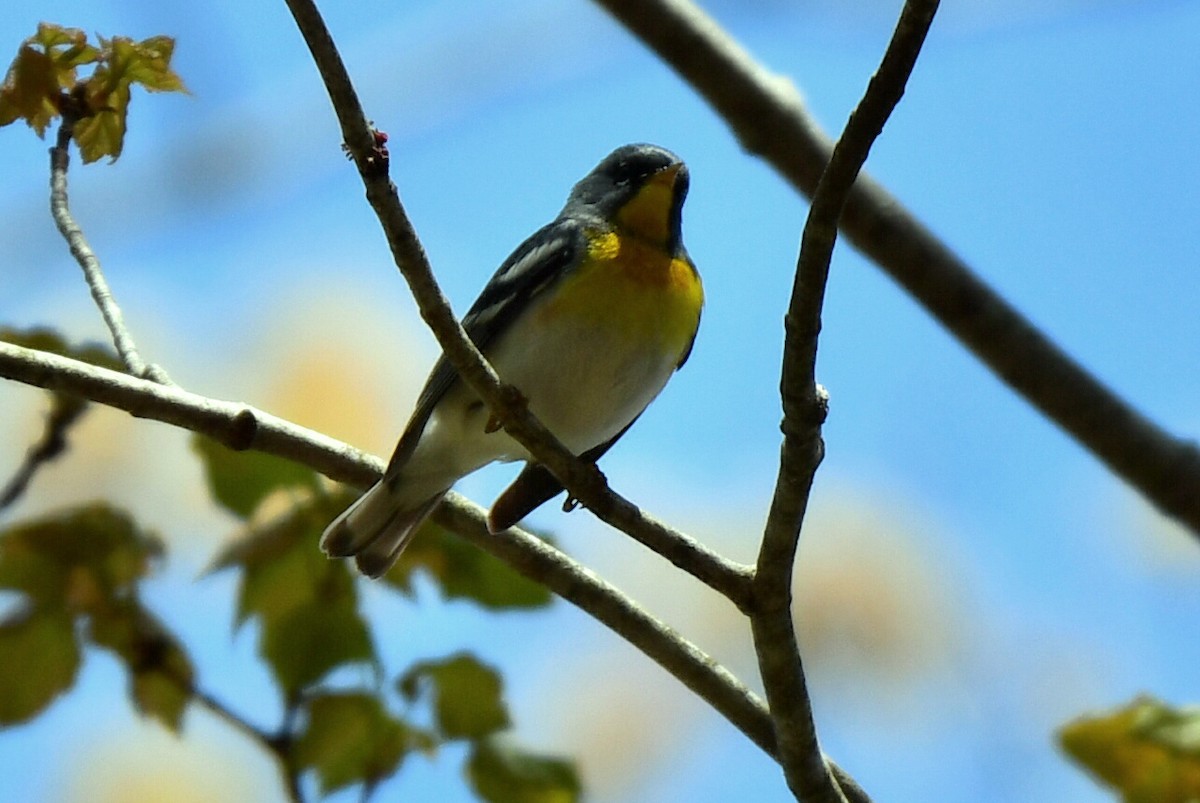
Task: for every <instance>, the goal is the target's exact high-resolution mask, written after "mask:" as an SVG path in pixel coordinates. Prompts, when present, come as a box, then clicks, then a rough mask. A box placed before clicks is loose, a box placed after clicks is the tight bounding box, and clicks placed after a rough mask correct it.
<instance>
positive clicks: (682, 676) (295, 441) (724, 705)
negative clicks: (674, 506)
mask: <svg viewBox="0 0 1200 803" xmlns="http://www.w3.org/2000/svg"><path fill="white" fill-rule="evenodd" d="M0 377H5V378H7V379H13V380H16V381H18V382H22V383H25V384H28V385H34V386H36V387H41V388H46V389H49V390H57V391H62V392H65V393H73V394H77V395H79V396H82V397H84V398H87V399H89V400H91V401H95V402H99V403H101V404H105V405H108V406H110V407H115V408H117V409H119V410H125V411H126V412H129V413H131V414H133V415H135V416H138V417H141V418H149V419H154V420H157V421H163V422H166V423H169V424H173V425H175V426H179V427H182V428H184V429H188V430H191V431H193V432H199V433H201V434H204V435H207V436H209V437H211V438H214V439H216V440H218V441H220V442H222V443H225V444H227V445H229V446H232V447H233V448H237V449H255V450H257V451H262V452H266V453H269V454H274V455H278V456H280V457H285V458H288V459H290V460H294V461H296V462H297V463H301V464H303V465H306V466H308V467H310V468H312V469H314V470H316V471H319V472H321V473H322V474H324V475H326V476H328V477H330V478H331V479H335V480H339V481H342V482H347V483H350V484H352V485H355V486H358V487H363V488H365V487H367V486H368V485H370V484H371V483H373V482H375V481H377V480H378V479H379V477H380V474H381V473H382V471H383V466H384V464H383V461H381V460H380V459H379V458H376V457H372V456H370V455H367V454H365V453H363V452H360V451H358V450H357V449H353V448H351V447H349V446H347V445H346V444H344V443H341V442H339V441H336V440H334V439H332V438H329V437H327V436H325V435H321V434H319V433H316V432H313V431H311V430H307V429H305V428H303V427H300V426H297V425H295V424H292V423H290V422H288V421H284V420H283V419H280V418H277V417H275V416H272V415H269V414H267V413H264V412H262V411H259V410H255V409H253V408H251V407H248V406H246V405H244V404H239V403H235V402H227V401H219V400H216V399H209V398H206V397H203V396H199V395H197V394H194V393H189V392H188V391H185V390H183V389H181V388H178V387H165V386H163V385H158V384H156V383H154V382H150V381H147V380H143V379H138V378H136V377H132V376H129V375H128V374H123V373H119V372H117V371H110V370H108V369H105V368H99V367H96V366H93V365H89V364H87V363H84V362H80V361H79V360H73V359H71V358H69V357H60V356H58V355H56V354H50V353H48V352H43V351H36V350H33V349H26V348H22V347H20V346H15V345H12V344H10V343H4V342H0ZM434 516H435V518H437V519H438V520H439V521H441V522H443V523H446V522H447V521H449V522H451V523H452V524H453V523H454V522H459V523H464V530H466V533H465V535H466V537H468V538H471V539H472V540H474V541H475V542H476V543H478V544H479V545H480V546H482V547H483V548H485V549H488V550H489V551H493V553H494V554H496V555H497V556H498V557H499V558H500V559H501V560H503V561H505V562H506V563H508V564H509V565H510V566H512V567H513V568H514V569H516V570H517V571H518V572H521V573H522V574H525V575H526V576H527V577H531V578H532V579H535V580H537V581H538V582H541V583H543V584H544V585H546V586H547V587H549V588H551V589H552V590H554V591H556V592H557V593H559V594H560V595H562V596H563V597H564V598H566V599H569V600H570V601H571V602H573V603H574V604H575V605H577V606H578V607H580V608H581V609H583V610H584V611H586V612H587V613H589V614H590V615H592V616H594V617H596V618H597V619H598V620H599V621H601V622H602V623H604V624H605V625H607V626H608V627H610V628H611V629H613V631H614V632H616V633H617V634H618V635H620V636H622V637H623V638H625V639H626V640H628V641H629V642H630V643H632V644H634V645H635V646H637V647H638V648H639V649H641V650H642V651H643V652H645V653H646V654H647V655H649V656H650V657H651V658H652V659H654V660H655V661H657V662H658V663H659V664H661V665H662V666H663V667H664V668H665V669H666V670H667V671H668V672H670V673H671V674H672V675H674V676H675V677H676V678H678V679H679V680H680V681H681V682H683V683H684V684H685V685H687V686H688V687H689V688H693V689H695V690H697V692H698V693H701V696H703V697H704V698H705V699H706V700H708V701H709V702H710V703H712V704H713V706H714V707H715V708H716V709H717V711H718V712H719V713H721V714H722V716H724V717H726V718H727V719H729V721H730V722H732V723H733V724H734V725H735V726H736V727H738V728H739V729H741V730H743V731H745V732H746V733H747V735H748V736H750V738H751V739H753V740H754V741H755V743H756V744H758V745H759V746H760V747H762V748H763V749H764V750H766V751H767V752H768V753H772V754H773V752H774V751H773V748H772V747H771V745H772V743H773V742H772V740H773V738H774V737H773V734H772V733H771V726H770V720H769V718H768V716H767V713H766V710H765V709H763V708H762V707H761V703H755V702H754V697H753V695H750V694H749V693H748V692H746V691H745V689H744V687H743V686H742V685H741V684H740V683H739V682H738V681H737V680H736V678H734V677H733V676H732V675H730V674H729V673H728V671H726V670H725V669H723V668H721V667H720V666H719V665H718V664H716V663H715V662H713V661H712V659H711V658H708V657H707V656H705V655H704V654H703V653H701V652H700V651H699V650H698V649H696V648H695V647H694V646H692V645H691V644H689V643H688V642H686V641H684V640H683V639H681V638H678V637H676V639H677V640H672V639H670V638H668V633H667V632H664V628H663V626H662V625H661V624H660V623H658V622H657V620H655V619H654V618H653V617H651V616H649V615H648V614H646V613H645V612H644V611H642V610H641V609H640V608H639V607H638V606H637V605H636V604H635V603H633V602H632V601H631V600H629V599H627V598H626V597H624V595H622V594H621V593H620V592H619V591H617V590H616V589H615V588H613V587H612V586H610V585H608V584H607V583H603V582H602V581H600V580H599V579H598V578H595V576H594V575H593V574H592V573H591V572H589V571H588V570H587V569H585V568H583V567H582V566H579V565H578V564H576V563H575V562H574V561H572V560H571V559H570V558H569V557H567V556H566V555H563V554H562V553H560V552H557V550H555V551H553V552H549V551H547V550H548V547H546V545H545V544H544V542H542V541H541V540H539V539H537V538H535V537H534V536H532V535H529V534H527V533H523V532H522V531H520V530H518V529H516V528H513V529H511V530H509V531H507V532H506V533H505V534H502V535H499V536H487V537H484V535H483V533H484V525H483V524H482V517H481V513H480V510H479V508H478V507H476V506H474V505H468V504H467V503H466V502H465V501H464V500H462V498H461V497H459V496H458V495H457V494H451V495H450V496H449V497H447V500H446V501H445V502H444V503H443V504H442V506H441V507H440V508H439V509H438V511H437V512H435V514H434ZM466 523H470V524H471V526H470V527H469V528H468V527H467V526H466ZM451 529H452V530H455V529H457V528H455V527H453V526H452V527H451ZM542 572H545V574H546V576H545V577H542V575H541V573H542ZM755 711H757V713H755Z"/></svg>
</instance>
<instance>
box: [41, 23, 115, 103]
mask: <svg viewBox="0 0 1200 803" xmlns="http://www.w3.org/2000/svg"><path fill="white" fill-rule="evenodd" d="M26 41H28V42H29V43H31V44H37V45H39V46H40V47H41V48H42V50H43V51H44V52H45V53H46V55H48V56H49V57H50V60H51V61H52V62H53V63H54V66H55V68H56V69H57V71H58V84H59V86H61V87H62V88H63V89H70V88H72V87H73V86H75V68H76V67H78V66H80V65H83V64H91V63H92V62H95V61H99V60H100V58H101V53H100V51H99V50H98V49H97V48H95V47H93V46H92V45H89V44H88V41H87V34H85V33H84V32H83V31H82V30H80V29H79V28H64V27H63V26H61V25H54V24H52V23H49V22H39V23H38V29H37V33H36V34H34V35H33V36H32V37H30V38H29V39H28V40H26Z"/></svg>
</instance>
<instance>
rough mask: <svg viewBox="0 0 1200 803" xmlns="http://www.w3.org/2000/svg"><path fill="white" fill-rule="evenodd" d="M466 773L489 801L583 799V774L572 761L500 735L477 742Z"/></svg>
mask: <svg viewBox="0 0 1200 803" xmlns="http://www.w3.org/2000/svg"><path fill="white" fill-rule="evenodd" d="M466 773H467V778H468V779H469V780H470V781H471V786H472V787H474V789H475V791H476V792H477V793H478V794H479V796H480V797H482V798H483V799H484V800H486V801H488V803H576V801H578V800H579V799H580V784H579V776H578V774H577V773H576V770H575V765H574V764H573V763H572V762H571V761H568V760H566V759H563V758H555V757H553V756H539V755H536V754H534V753H527V752H525V751H523V750H521V749H520V748H518V747H515V746H514V745H512V744H511V743H509V742H508V740H506V739H503V738H500V737H495V736H492V737H488V738H487V739H482V740H480V741H478V742H476V743H475V744H474V747H473V749H472V750H471V756H470V758H469V759H468V761H467V766H466Z"/></svg>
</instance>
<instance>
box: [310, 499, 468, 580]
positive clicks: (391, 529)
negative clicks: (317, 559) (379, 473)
mask: <svg viewBox="0 0 1200 803" xmlns="http://www.w3.org/2000/svg"><path fill="white" fill-rule="evenodd" d="M398 485H399V483H389V482H388V481H387V480H386V479H385V480H381V481H380V482H378V483H376V484H375V485H374V486H373V487H372V488H371V490H369V491H367V492H366V493H365V494H363V495H362V496H360V497H359V498H358V501H356V502H355V503H354V504H352V505H351V506H350V507H348V508H346V510H345V512H343V513H342V514H341V515H340V516H338V517H337V518H336V519H334V520H333V522H332V523H331V524H330V525H329V526H328V527H326V528H325V532H324V534H322V535H321V549H323V550H324V551H325V554H326V555H329V556H330V557H331V558H348V557H351V556H353V557H354V562H355V563H356V564H358V570H359V571H360V572H362V573H363V574H365V575H367V576H368V577H381V576H382V575H383V574H385V573H386V572H387V570H388V569H390V568H392V564H394V563H395V562H396V559H397V558H399V557H400V553H401V552H403V551H404V547H406V546H407V545H408V542H409V541H410V540H411V539H412V537H413V535H414V534H415V533H416V531H417V528H418V527H420V526H421V523H422V522H423V521H425V519H426V518H427V517H428V516H429V514H430V513H432V512H433V509H434V508H435V507H437V504H438V502H440V501H442V497H443V496H445V495H446V493H447V491H449V490H450V489H449V487H447V488H445V489H443V490H441V491H439V492H437V493H435V494H433V495H432V496H429V497H425V498H421V499H417V500H415V501H414V500H412V499H409V498H407V495H406V494H404V493H403V492H402V491H401V490H400V488H399V487H397V486H398Z"/></svg>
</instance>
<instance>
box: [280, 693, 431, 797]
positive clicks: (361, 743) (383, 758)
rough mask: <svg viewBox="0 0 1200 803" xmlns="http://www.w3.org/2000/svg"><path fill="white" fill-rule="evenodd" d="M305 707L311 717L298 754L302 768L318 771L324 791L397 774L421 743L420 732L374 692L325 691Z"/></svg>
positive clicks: (294, 754) (296, 750)
mask: <svg viewBox="0 0 1200 803" xmlns="http://www.w3.org/2000/svg"><path fill="white" fill-rule="evenodd" d="M305 707H306V709H307V712H308V722H307V725H306V727H305V729H304V731H303V733H301V735H300V737H299V739H298V740H297V741H296V745H295V750H294V751H293V753H292V757H293V761H294V762H295V763H296V765H297V767H298V768H302V769H314V770H316V772H317V777H318V778H319V779H320V784H321V794H328V793H329V792H333V791H336V790H338V789H341V788H342V787H345V786H349V785H351V784H356V783H363V784H367V785H369V786H373V785H374V784H376V783H378V782H379V781H381V780H383V779H385V778H388V777H390V776H391V775H393V774H394V773H395V772H396V770H397V769H398V768H399V767H400V763H401V762H402V761H403V760H404V757H405V755H407V754H408V753H409V752H410V751H411V750H412V749H413V748H414V747H416V746H418V744H419V742H420V739H419V738H418V737H419V732H417V731H414V730H413V729H412V728H410V727H409V726H408V725H407V724H406V723H405V722H403V721H402V720H400V719H397V718H396V717H394V716H392V714H391V713H390V712H388V711H387V709H386V708H384V706H383V703H382V702H381V701H380V699H379V698H378V697H376V696H374V695H371V694H365V693H361V692H343V693H328V694H319V695H315V696H313V697H311V698H309V699H308V700H307V702H306V705H305Z"/></svg>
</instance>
